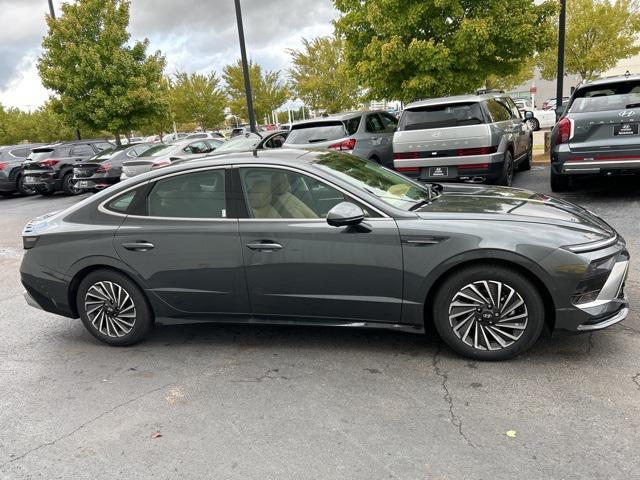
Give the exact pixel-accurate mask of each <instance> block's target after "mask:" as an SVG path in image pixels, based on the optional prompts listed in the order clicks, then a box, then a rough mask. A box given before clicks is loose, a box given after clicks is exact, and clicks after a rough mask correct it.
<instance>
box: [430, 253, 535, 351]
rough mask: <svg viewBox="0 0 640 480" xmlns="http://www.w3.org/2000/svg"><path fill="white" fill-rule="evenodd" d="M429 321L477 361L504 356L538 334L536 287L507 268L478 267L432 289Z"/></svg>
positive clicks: (454, 346) (522, 348) (524, 347)
mask: <svg viewBox="0 0 640 480" xmlns="http://www.w3.org/2000/svg"><path fill="white" fill-rule="evenodd" d="M433 320H434V324H435V327H436V330H437V331H438V333H439V334H440V337H441V338H442V340H443V341H444V342H445V343H446V344H447V345H449V347H451V348H452V349H453V350H455V351H456V352H458V353H459V354H461V355H463V356H465V357H469V358H474V359H477V360H506V359H509V358H513V357H515V356H516V355H518V354H520V353H522V352H524V351H526V350H528V349H529V348H530V347H531V346H532V345H533V344H534V343H535V342H536V340H537V339H538V338H539V337H540V333H541V332H542V327H543V325H544V304H543V302H542V298H541V297H540V294H539V292H538V291H537V289H536V287H535V286H534V285H533V284H532V283H531V282H530V281H529V280H527V279H526V278H525V277H524V276H523V275H521V274H520V273H518V272H517V271H515V270H512V269H510V268H505V267H500V266H490V265H481V266H473V267H469V268H465V269H463V270H460V271H458V272H456V273H455V274H453V275H451V276H450V277H448V278H447V279H446V280H445V281H444V283H443V284H442V286H441V287H440V289H439V290H438V292H437V294H436V296H435V299H434V305H433Z"/></svg>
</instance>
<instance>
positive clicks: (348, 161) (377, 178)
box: [315, 152, 432, 210]
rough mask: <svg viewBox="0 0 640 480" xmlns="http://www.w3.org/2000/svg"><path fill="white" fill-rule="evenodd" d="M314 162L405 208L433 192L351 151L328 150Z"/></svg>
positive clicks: (429, 196)
mask: <svg viewBox="0 0 640 480" xmlns="http://www.w3.org/2000/svg"><path fill="white" fill-rule="evenodd" d="M315 165H317V166H318V167H319V168H321V169H323V170H326V171H328V172H330V173H331V174H332V175H335V176H337V177H340V178H341V179H342V180H344V181H346V182H348V183H350V184H351V185H353V186H354V187H357V188H359V189H361V190H365V191H366V192H368V193H370V194H372V195H375V196H376V197H378V198H379V199H380V200H382V201H383V202H385V203H387V204H389V205H391V206H393V207H396V208H401V209H403V210H410V209H411V207H413V206H415V205H417V204H420V203H422V202H426V201H428V200H429V199H430V198H431V195H432V194H431V193H430V192H429V189H428V187H427V186H426V185H425V186H422V185H420V184H418V183H416V182H413V181H411V180H409V179H408V178H406V177H403V176H402V175H399V174H397V173H395V172H392V171H391V170H387V169H386V168H383V167H382V166H380V165H378V164H377V163H374V162H370V161H368V160H364V159H362V158H359V157H354V156H352V155H347V154H344V153H333V152H332V153H325V154H323V155H321V156H320V157H318V160H316V163H315Z"/></svg>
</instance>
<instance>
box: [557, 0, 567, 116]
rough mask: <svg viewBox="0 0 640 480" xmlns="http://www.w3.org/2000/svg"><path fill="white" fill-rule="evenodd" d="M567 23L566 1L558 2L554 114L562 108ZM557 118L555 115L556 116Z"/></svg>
mask: <svg viewBox="0 0 640 480" xmlns="http://www.w3.org/2000/svg"><path fill="white" fill-rule="evenodd" d="M566 23H567V0H560V18H559V21H558V73H557V77H556V112H557V111H558V107H561V106H562V96H563V95H562V91H563V90H564V89H563V81H564V37H565V31H566ZM556 118H557V114H556Z"/></svg>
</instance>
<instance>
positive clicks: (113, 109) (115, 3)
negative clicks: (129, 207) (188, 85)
mask: <svg viewBox="0 0 640 480" xmlns="http://www.w3.org/2000/svg"><path fill="white" fill-rule="evenodd" d="M47 23H48V25H49V32H48V34H47V36H46V37H45V38H44V39H43V41H42V46H43V50H44V52H43V54H42V56H41V57H40V59H39V62H38V70H39V72H40V77H41V79H42V83H43V85H44V86H45V87H47V88H49V89H51V90H53V91H54V92H56V93H57V94H58V96H59V100H60V104H61V111H62V115H63V116H64V118H65V120H66V121H67V122H68V123H69V124H70V125H73V126H82V127H88V128H91V129H95V130H107V131H110V132H112V133H114V134H115V135H116V139H117V140H118V141H119V134H120V133H123V132H127V131H129V130H133V129H135V128H136V127H138V126H139V125H142V124H144V123H145V122H147V121H148V119H149V117H154V116H158V115H161V114H162V112H163V111H165V110H166V109H167V108H168V106H167V104H166V102H164V101H163V96H162V95H158V92H159V90H160V88H161V81H162V78H163V77H162V71H163V69H164V65H165V60H164V57H163V56H162V55H161V54H160V52H156V53H155V54H153V55H150V56H148V55H147V54H146V49H147V46H148V44H149V41H148V40H147V39H145V40H144V41H142V42H139V41H137V42H135V43H133V44H132V45H131V44H130V43H129V37H130V36H129V33H128V32H127V27H128V25H129V2H128V0H78V1H77V2H75V3H64V4H63V5H62V15H61V16H60V17H59V18H57V19H53V18H51V17H49V18H48V19H47Z"/></svg>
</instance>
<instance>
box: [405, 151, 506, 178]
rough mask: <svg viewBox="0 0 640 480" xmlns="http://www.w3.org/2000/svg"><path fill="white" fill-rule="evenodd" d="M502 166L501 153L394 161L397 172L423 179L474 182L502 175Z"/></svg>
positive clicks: (502, 158) (502, 155)
mask: <svg viewBox="0 0 640 480" xmlns="http://www.w3.org/2000/svg"><path fill="white" fill-rule="evenodd" d="M503 166H504V154H503V153H494V154H490V155H474V156H468V157H442V158H437V159H428V158H417V159H407V160H405V159H396V160H395V161H394V167H395V169H396V170H397V171H398V172H400V173H402V174H404V175H406V176H408V177H411V178H414V179H417V180H423V181H463V182H474V183H476V182H477V183H479V182H482V181H493V180H496V179H498V178H500V177H501V176H502V171H503Z"/></svg>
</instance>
